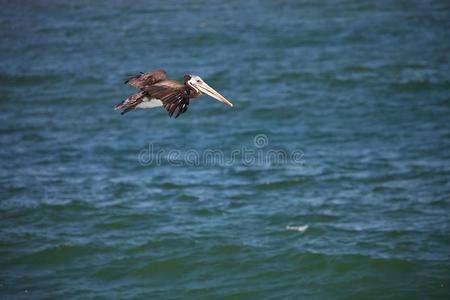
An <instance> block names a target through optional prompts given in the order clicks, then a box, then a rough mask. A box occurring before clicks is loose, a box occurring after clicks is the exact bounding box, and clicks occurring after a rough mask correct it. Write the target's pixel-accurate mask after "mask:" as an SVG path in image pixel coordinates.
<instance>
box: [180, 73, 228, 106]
mask: <svg viewBox="0 0 450 300" xmlns="http://www.w3.org/2000/svg"><path fill="white" fill-rule="evenodd" d="M184 84H186V85H188V86H189V87H191V88H193V89H194V90H195V91H196V92H198V93H205V94H207V95H208V96H211V97H213V98H214V99H216V100H218V101H220V102H222V103H223V104H226V105H228V106H230V107H233V104H232V103H231V102H230V101H228V100H227V99H225V97H224V96H222V95H221V94H220V93H219V92H217V91H216V90H215V89H213V88H212V87H210V86H209V85H207V84H206V83H205V82H204V81H203V79H201V78H200V76H197V75H186V76H185V79H184Z"/></svg>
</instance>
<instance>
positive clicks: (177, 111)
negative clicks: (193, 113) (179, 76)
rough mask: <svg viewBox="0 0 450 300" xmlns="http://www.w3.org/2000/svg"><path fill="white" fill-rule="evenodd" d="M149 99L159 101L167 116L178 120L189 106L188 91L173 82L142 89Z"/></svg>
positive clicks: (168, 81) (163, 82) (160, 83)
mask: <svg viewBox="0 0 450 300" xmlns="http://www.w3.org/2000/svg"><path fill="white" fill-rule="evenodd" d="M143 91H145V92H146V93H147V94H148V95H149V96H150V97H152V98H156V99H159V100H161V102H162V103H163V106H164V108H165V109H166V110H167V111H168V112H169V116H170V117H172V116H173V115H175V118H178V117H179V116H180V115H181V114H182V113H185V112H186V111H187V109H188V106H189V89H188V88H187V87H186V86H184V85H182V84H179V83H178V82H174V81H170V80H167V81H162V82H159V83H157V84H154V85H150V86H146V87H144V88H143Z"/></svg>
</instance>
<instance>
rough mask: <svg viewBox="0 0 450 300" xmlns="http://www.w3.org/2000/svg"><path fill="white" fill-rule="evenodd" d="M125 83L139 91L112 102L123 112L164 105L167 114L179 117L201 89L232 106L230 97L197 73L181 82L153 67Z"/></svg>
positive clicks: (202, 91) (187, 76)
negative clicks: (119, 101) (117, 102)
mask: <svg viewBox="0 0 450 300" xmlns="http://www.w3.org/2000/svg"><path fill="white" fill-rule="evenodd" d="M125 83H126V84H129V85H131V86H133V87H135V88H138V89H139V91H138V92H137V93H136V94H134V95H131V96H130V97H128V98H127V99H125V100H124V101H122V102H121V103H119V104H117V105H116V106H114V109H115V110H118V109H122V108H125V109H124V110H123V111H122V112H121V114H122V115H123V114H126V113H127V112H130V111H132V110H134V109H135V108H154V107H160V106H163V107H164V108H165V109H166V110H167V111H168V112H169V116H170V117H172V116H173V115H174V116H175V118H178V117H179V116H180V115H181V114H182V113H185V112H186V110H187V109H188V106H189V100H190V99H192V98H196V97H200V96H201V95H202V94H203V93H205V94H207V95H209V96H211V97H213V98H214V99H216V100H218V101H220V102H222V103H224V104H226V105H228V106H230V107H233V104H232V103H231V102H230V101H228V100H227V99H225V97H224V96H222V95H221V94H220V93H219V92H217V91H216V90H214V89H213V88H212V87H210V86H209V85H207V84H206V83H205V82H204V81H203V79H201V78H200V77H199V76H197V75H184V84H181V83H179V82H176V81H173V80H169V79H168V78H167V76H166V72H165V71H164V70H154V71H150V72H147V73H140V74H138V75H135V76H132V77H130V78H129V79H128V80H127V81H125Z"/></svg>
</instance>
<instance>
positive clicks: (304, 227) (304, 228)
mask: <svg viewBox="0 0 450 300" xmlns="http://www.w3.org/2000/svg"><path fill="white" fill-rule="evenodd" d="M308 228H309V226H308V225H303V226H289V225H288V226H286V229H287V230H294V231H299V232H305V230H306V229H308Z"/></svg>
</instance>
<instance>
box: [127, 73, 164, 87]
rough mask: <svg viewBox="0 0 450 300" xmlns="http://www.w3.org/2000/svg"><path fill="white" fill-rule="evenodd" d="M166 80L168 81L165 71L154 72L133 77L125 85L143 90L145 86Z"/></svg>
mask: <svg viewBox="0 0 450 300" xmlns="http://www.w3.org/2000/svg"><path fill="white" fill-rule="evenodd" d="M164 80H167V75H166V72H165V71H164V70H154V71H150V72H147V73H141V74H137V75H134V76H131V77H130V78H128V79H127V80H126V81H125V83H128V84H129V85H131V86H134V87H136V88H139V89H142V88H143V87H145V86H148V85H153V84H155V83H157V82H160V81H164Z"/></svg>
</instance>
